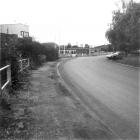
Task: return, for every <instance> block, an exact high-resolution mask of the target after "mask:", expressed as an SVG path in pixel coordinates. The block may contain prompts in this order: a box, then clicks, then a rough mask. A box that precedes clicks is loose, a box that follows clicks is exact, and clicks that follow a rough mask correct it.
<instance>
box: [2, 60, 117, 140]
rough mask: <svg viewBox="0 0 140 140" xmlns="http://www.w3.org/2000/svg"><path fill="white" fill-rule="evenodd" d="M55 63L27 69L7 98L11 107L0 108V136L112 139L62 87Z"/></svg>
mask: <svg viewBox="0 0 140 140" xmlns="http://www.w3.org/2000/svg"><path fill="white" fill-rule="evenodd" d="M57 63H58V62H47V63H44V65H43V66H42V67H40V68H38V69H36V70H33V71H31V73H30V75H29V76H28V81H26V82H25V83H24V84H23V86H22V88H19V90H18V91H16V93H17V94H16V96H12V97H11V98H10V101H9V102H10V104H11V108H12V110H2V109H1V108H0V139H1V140H21V139H22V140H114V139H116V138H117V137H116V136H115V135H114V134H113V133H112V131H110V130H109V129H108V128H107V127H106V126H105V125H104V124H103V123H101V122H100V120H99V119H97V118H96V117H95V116H92V115H91V114H90V113H89V112H88V111H87V110H86V108H85V107H84V106H83V105H82V103H81V102H80V101H79V100H78V99H77V98H75V97H74V96H73V93H72V92H71V91H70V90H68V89H67V88H66V86H65V83H64V82H63V81H62V79H61V78H60V77H59V75H57ZM117 140H118V139H117Z"/></svg>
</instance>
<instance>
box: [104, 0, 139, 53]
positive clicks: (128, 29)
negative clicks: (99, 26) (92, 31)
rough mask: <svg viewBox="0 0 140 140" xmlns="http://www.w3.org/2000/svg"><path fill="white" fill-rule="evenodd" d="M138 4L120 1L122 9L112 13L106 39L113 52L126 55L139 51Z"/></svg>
mask: <svg viewBox="0 0 140 140" xmlns="http://www.w3.org/2000/svg"><path fill="white" fill-rule="evenodd" d="M139 33H140V3H138V2H133V0H131V1H130V2H129V3H126V2H124V1H123V0H122V7H121V8H120V9H118V10H116V11H114V12H113V19H112V23H111V25H110V28H109V29H108V31H107V32H106V37H107V39H108V40H109V42H110V43H111V44H112V46H113V49H114V51H117V50H119V51H124V52H125V54H126V55H127V54H128V53H130V52H132V51H135V50H139V49H140V47H139V43H140V38H139V37H140V34H139Z"/></svg>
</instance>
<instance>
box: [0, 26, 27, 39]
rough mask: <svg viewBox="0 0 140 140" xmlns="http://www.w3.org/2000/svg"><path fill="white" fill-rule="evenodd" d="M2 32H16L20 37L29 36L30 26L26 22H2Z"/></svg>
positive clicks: (0, 30)
mask: <svg viewBox="0 0 140 140" xmlns="http://www.w3.org/2000/svg"><path fill="white" fill-rule="evenodd" d="M0 33H3V34H15V35H17V36H18V38H24V37H29V26H28V25H25V24H1V25H0Z"/></svg>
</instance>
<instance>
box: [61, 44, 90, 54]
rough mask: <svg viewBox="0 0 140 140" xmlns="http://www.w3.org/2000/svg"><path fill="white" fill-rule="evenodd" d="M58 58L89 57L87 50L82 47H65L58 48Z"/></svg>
mask: <svg viewBox="0 0 140 140" xmlns="http://www.w3.org/2000/svg"><path fill="white" fill-rule="evenodd" d="M59 55H60V56H85V55H86V56H87V55H89V48H83V47H71V48H67V47H65V46H60V48H59Z"/></svg>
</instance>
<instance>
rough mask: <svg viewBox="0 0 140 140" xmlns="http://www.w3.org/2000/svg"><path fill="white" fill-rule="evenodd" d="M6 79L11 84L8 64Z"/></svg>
mask: <svg viewBox="0 0 140 140" xmlns="http://www.w3.org/2000/svg"><path fill="white" fill-rule="evenodd" d="M7 80H8V81H9V83H10V84H11V66H10V65H9V67H8V68H7Z"/></svg>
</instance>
